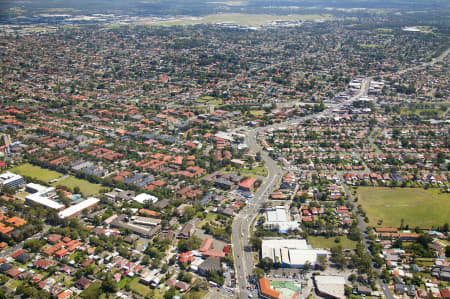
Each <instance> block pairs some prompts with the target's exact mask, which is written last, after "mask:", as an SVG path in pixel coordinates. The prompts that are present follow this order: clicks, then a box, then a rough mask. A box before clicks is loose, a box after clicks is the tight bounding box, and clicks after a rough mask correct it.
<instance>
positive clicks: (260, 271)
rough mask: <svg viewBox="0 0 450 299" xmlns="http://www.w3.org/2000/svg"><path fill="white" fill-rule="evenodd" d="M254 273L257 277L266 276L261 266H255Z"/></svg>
mask: <svg viewBox="0 0 450 299" xmlns="http://www.w3.org/2000/svg"><path fill="white" fill-rule="evenodd" d="M253 275H254V276H255V277H256V278H261V277H264V270H263V269H261V268H254V269H253Z"/></svg>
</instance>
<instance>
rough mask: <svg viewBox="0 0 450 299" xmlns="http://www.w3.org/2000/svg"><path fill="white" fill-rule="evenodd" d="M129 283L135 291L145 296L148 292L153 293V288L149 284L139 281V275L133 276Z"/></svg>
mask: <svg viewBox="0 0 450 299" xmlns="http://www.w3.org/2000/svg"><path fill="white" fill-rule="evenodd" d="M128 285H129V286H130V289H131V290H132V291H133V292H135V293H137V294H139V295H141V296H144V297H145V296H147V295H148V294H150V293H152V290H151V289H150V288H149V287H148V286H145V285H143V284H142V283H140V282H139V277H135V278H133V279H132V280H131V281H130V283H129V284H128Z"/></svg>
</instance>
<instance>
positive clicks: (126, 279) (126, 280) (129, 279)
mask: <svg viewBox="0 0 450 299" xmlns="http://www.w3.org/2000/svg"><path fill="white" fill-rule="evenodd" d="M130 281H131V278H130V277H128V276H127V277H123V278H122V279H121V280H120V281H119V283H118V284H117V286H118V287H119V289H123V288H124V287H125V285H126V284H127V283H128V282H130Z"/></svg>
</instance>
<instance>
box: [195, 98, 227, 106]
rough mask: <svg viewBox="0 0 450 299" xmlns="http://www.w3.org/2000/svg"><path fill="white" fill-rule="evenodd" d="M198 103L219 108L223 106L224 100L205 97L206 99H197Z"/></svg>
mask: <svg viewBox="0 0 450 299" xmlns="http://www.w3.org/2000/svg"><path fill="white" fill-rule="evenodd" d="M197 102H200V103H208V104H210V105H213V106H219V105H222V103H223V100H222V99H219V98H215V97H210V96H204V97H201V98H200V99H197Z"/></svg>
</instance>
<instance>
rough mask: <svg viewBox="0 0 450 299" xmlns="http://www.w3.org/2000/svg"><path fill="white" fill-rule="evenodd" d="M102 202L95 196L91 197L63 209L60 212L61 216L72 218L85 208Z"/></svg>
mask: <svg viewBox="0 0 450 299" xmlns="http://www.w3.org/2000/svg"><path fill="white" fill-rule="evenodd" d="M99 202H100V199H98V198H95V197H89V198H88V199H86V200H83V201H82V202H80V203H77V204H76V205H73V206H70V207H68V208H67V209H65V210H63V211H61V212H59V213H58V216H59V218H62V219H64V218H71V217H74V216H76V215H78V214H79V213H80V212H81V211H83V210H84V209H89V208H91V207H93V206H95V205H97V204H98V203H99Z"/></svg>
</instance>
